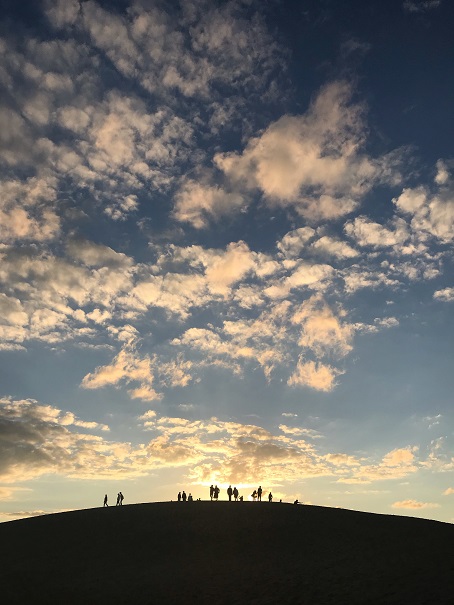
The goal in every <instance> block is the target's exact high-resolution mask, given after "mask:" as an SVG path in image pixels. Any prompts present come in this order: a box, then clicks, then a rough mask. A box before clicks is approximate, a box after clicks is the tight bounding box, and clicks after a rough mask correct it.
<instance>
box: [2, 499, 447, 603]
mask: <svg viewBox="0 0 454 605" xmlns="http://www.w3.org/2000/svg"><path fill="white" fill-rule="evenodd" d="M0 544H1V550H0V553H1V554H0V585H1V590H2V592H1V596H2V602H3V603H5V605H14V604H18V603H20V604H24V605H35V604H41V603H43V604H46V605H53V604H58V605H72V604H78V605H107V604H109V605H119V604H121V605H167V604H172V603H181V604H192V603H197V604H205V603H211V604H218V605H223V604H227V603H229V604H230V605H237V604H243V603H244V604H259V603H260V604H261V605H263V604H271V603H272V604H278V605H286V604H290V603H291V604H294V605H322V604H327V603H330V604H333V605H334V604H335V605H343V604H348V605H357V604H358V605H369V604H370V605H387V604H396V605H406V604H411V605H420V604H423V603H424V604H427V605H429V604H430V605H444V604H446V605H447V604H449V605H453V604H454V525H450V524H445V523H439V522H436V521H428V520H423V519H414V518H409V517H394V516H385V515H373V514H367V513H359V512H354V511H349V510H342V509H330V508H322V507H317V506H295V505H292V504H280V503H273V504H269V503H268V502H263V503H249V502H243V503H240V502H238V503H234V502H232V503H229V502H193V503H177V502H173V503H154V504H137V505H130V506H123V507H110V508H106V509H103V508H99V509H91V510H81V511H74V512H70V513H59V514H56V515H47V516H43V517H35V518H32V519H23V520H20V521H12V522H9V523H3V524H1V525H0Z"/></svg>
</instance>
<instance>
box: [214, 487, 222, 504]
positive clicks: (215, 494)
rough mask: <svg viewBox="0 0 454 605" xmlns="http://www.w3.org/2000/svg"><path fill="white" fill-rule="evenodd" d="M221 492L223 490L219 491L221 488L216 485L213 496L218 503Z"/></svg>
mask: <svg viewBox="0 0 454 605" xmlns="http://www.w3.org/2000/svg"><path fill="white" fill-rule="evenodd" d="M220 491H221V490H220V489H219V487H218V486H217V485H215V486H214V494H213V495H214V499H215V500H216V502H217V500H218V498H219V492H220Z"/></svg>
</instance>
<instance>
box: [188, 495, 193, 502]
mask: <svg viewBox="0 0 454 605" xmlns="http://www.w3.org/2000/svg"><path fill="white" fill-rule="evenodd" d="M193 501H194V499H193V497H192V494H191V493H190V494H189V496H188V502H193Z"/></svg>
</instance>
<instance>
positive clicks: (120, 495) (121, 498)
mask: <svg viewBox="0 0 454 605" xmlns="http://www.w3.org/2000/svg"><path fill="white" fill-rule="evenodd" d="M118 497H119V498H120V506H122V505H123V500H124V499H125V497H124V496H123V494H122V493H121V492H120V493H119V494H118Z"/></svg>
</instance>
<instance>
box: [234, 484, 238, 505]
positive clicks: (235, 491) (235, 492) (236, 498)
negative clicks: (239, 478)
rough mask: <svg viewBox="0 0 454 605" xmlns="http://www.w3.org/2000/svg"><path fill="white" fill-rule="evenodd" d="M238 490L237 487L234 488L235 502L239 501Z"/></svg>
mask: <svg viewBox="0 0 454 605" xmlns="http://www.w3.org/2000/svg"><path fill="white" fill-rule="evenodd" d="M238 494H239V492H238V490H237V488H236V487H234V488H233V497H234V498H235V502H236V501H237V500H238Z"/></svg>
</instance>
